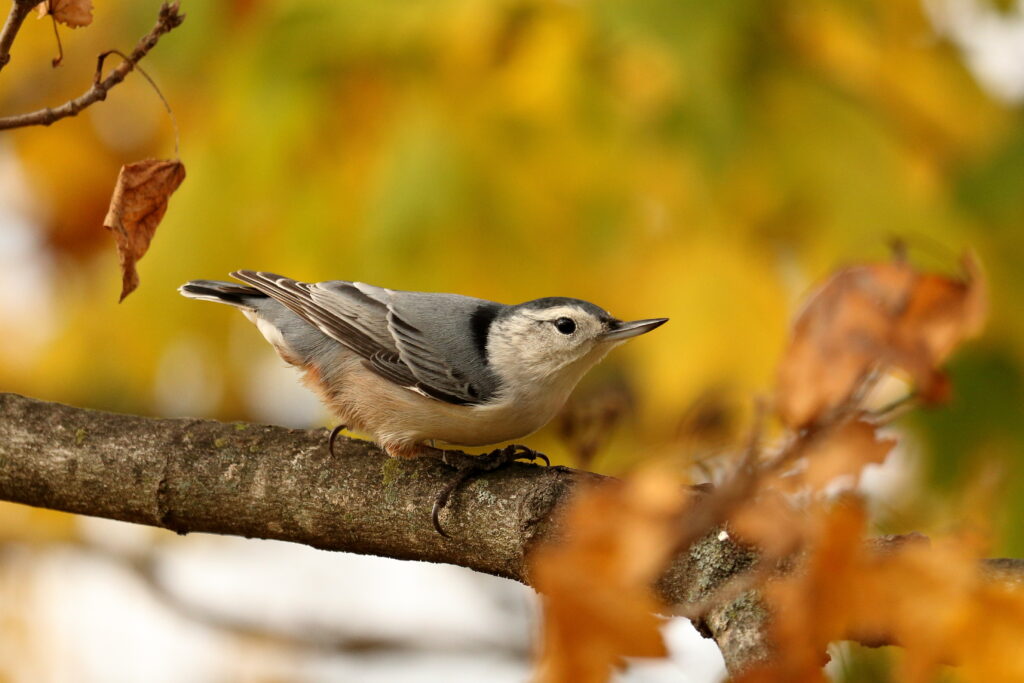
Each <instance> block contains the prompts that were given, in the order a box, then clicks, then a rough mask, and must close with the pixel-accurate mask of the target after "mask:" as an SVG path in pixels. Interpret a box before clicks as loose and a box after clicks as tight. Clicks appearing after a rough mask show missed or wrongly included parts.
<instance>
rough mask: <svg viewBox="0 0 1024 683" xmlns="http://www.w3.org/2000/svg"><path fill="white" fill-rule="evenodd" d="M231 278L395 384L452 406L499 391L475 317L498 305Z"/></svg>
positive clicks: (241, 274)
mask: <svg viewBox="0 0 1024 683" xmlns="http://www.w3.org/2000/svg"><path fill="white" fill-rule="evenodd" d="M232 276H233V277H236V278H238V279H239V280H241V281H243V282H246V283H248V284H250V285H252V286H253V287H255V288H256V289H258V290H259V291H261V292H263V293H265V294H267V295H268V296H271V297H273V298H274V299H276V300H278V301H280V302H281V303H282V304H284V305H285V306H287V307H288V308H289V309H291V310H292V311H294V312H295V313H296V314H298V315H299V316H301V317H302V318H304V319H305V320H307V321H309V322H310V323H311V324H313V325H315V326H316V327H317V328H319V329H320V330H321V331H322V332H323V333H324V334H326V335H328V336H329V337H331V338H333V339H335V340H337V341H338V342H340V343H341V344H343V345H345V346H346V347H348V348H349V349H351V350H352V351H354V352H355V353H357V354H358V355H360V356H361V357H362V358H364V359H365V363H366V366H367V367H368V368H369V369H371V370H372V371H373V372H375V373H377V374H378V375H380V376H381V377H384V378H385V379H388V380H390V381H392V382H394V383H395V384H398V385H400V386H403V387H407V388H409V389H412V390H414V391H418V392H419V393H421V394H424V395H426V396H429V397H431V398H436V399H439V400H442V401H447V402H448V403H454V404H458V405H476V404H481V403H484V402H486V401H487V400H488V399H489V398H491V397H492V396H493V395H494V394H495V393H496V392H497V390H498V381H497V379H496V378H495V377H494V375H493V374H492V373H491V372H490V371H489V370H488V369H487V366H486V362H485V361H484V356H483V353H484V351H483V347H482V345H481V344H480V343H479V339H480V335H479V330H478V329H477V328H478V327H479V322H478V321H479V319H480V317H481V314H482V315H483V317H485V318H487V321H489V320H492V319H493V317H494V316H495V315H496V314H497V309H499V308H500V307H501V305H500V304H495V303H493V302H489V301H483V300H481V299H473V298H470V297H463V296H458V295H455V294H423V293H419V292H399V291H393V290H388V289H383V288H380V287H374V286H372V285H366V284H363V283H360V282H346V281H343V280H334V281H330V282H318V283H306V282H297V281H295V280H292V279H290V278H286V277H283V276H280V275H274V274H273V273H264V272H253V271H248V270H243V271H238V272H236V273H232ZM474 316H475V317H474Z"/></svg>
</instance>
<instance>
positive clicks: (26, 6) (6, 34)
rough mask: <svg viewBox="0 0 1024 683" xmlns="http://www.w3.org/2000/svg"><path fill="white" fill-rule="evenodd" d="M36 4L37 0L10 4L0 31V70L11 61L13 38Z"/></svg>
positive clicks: (18, 1)
mask: <svg viewBox="0 0 1024 683" xmlns="http://www.w3.org/2000/svg"><path fill="white" fill-rule="evenodd" d="M38 4H39V2H38V0H14V1H13V2H12V3H11V11H10V13H9V14H8V15H7V21H5V22H4V27H3V29H0V69H3V68H4V67H5V66H7V63H8V62H9V61H11V46H12V45H14V38H15V37H16V36H17V35H18V31H20V30H21V25H22V23H24V21H25V17H27V16H28V14H29V12H31V11H32V8H33V7H35V6H36V5H38Z"/></svg>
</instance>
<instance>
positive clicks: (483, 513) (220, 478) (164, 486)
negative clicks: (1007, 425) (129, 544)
mask: <svg viewBox="0 0 1024 683" xmlns="http://www.w3.org/2000/svg"><path fill="white" fill-rule="evenodd" d="M336 453H337V457H332V456H331V455H330V454H329V452H328V450H327V431H326V430H321V429H316V430H294V429H286V428H284V427H274V426H268V425H259V424H248V423H221V422H215V421H211V420H196V419H161V418H147V417H138V416H133V415H120V414H115V413H107V412H102V411H97V410H86V409H82V408H74V407H71V406H66V405H62V404H59V403H49V402H45V401H39V400H36V399H31V398H26V397H23V396H18V395H17V394H0V500H8V501H13V502H17V503H24V504H26V505H35V506H37V507H46V508H51V509H54V510H63V511H66V512H74V513H78V514H85V515H92V516H97V517H108V518H110V519H119V520H123V521H127V522H135V523H139V524H147V525H150V526H157V527H163V528H166V529H171V530H173V531H176V532H178V533H187V532H192V531H201V532H209V533H217V534H232V535H237V536H246V537H254V538H274V539H278V540H285V541H292V542H295V543H304V544H306V545H310V546H313V547H315V548H322V549H325V550H341V551H347V552H354V553H362V554H371V555H381V556H385V557H392V558H397V559H403V560H423V561H429V562H446V563H449V564H455V565H459V566H462V567H467V568H469V569H475V570H477V571H481V572H486V573H488V574H495V575H498V576H504V577H507V578H511V579H514V580H517V581H521V582H523V583H526V584H529V583H530V576H529V566H528V562H527V557H528V555H529V553H530V551H531V549H532V548H533V547H534V546H535V545H536V544H538V543H540V542H544V541H549V540H552V539H557V538H559V537H562V536H564V535H565V534H566V533H568V530H567V529H566V528H565V527H564V526H563V523H562V521H561V516H560V515H559V511H560V510H561V508H562V507H563V506H564V505H565V504H566V502H567V501H568V499H569V497H570V495H571V494H572V493H573V492H574V491H575V490H577V488H578V487H580V486H585V485H587V484H591V483H596V482H602V481H609V480H608V478H606V477H602V476H600V475H597V474H592V473H589V472H583V471H579V470H564V469H561V468H558V469H556V468H551V469H547V468H543V467H538V466H535V465H525V464H520V463H517V464H513V465H511V466H509V467H508V468H507V469H502V470H500V471H497V472H493V473H488V474H486V475H485V476H482V477H478V478H476V479H473V480H471V481H470V482H468V483H467V484H466V485H465V486H464V487H462V488H460V489H459V491H458V492H457V493H456V494H455V495H453V496H452V499H451V501H450V502H449V506H448V507H447V508H446V510H445V512H444V513H443V514H442V522H443V524H444V526H445V529H446V530H447V532H448V533H449V534H450V535H451V538H450V539H446V538H444V537H442V536H440V535H439V534H438V533H437V532H436V531H435V530H434V528H433V526H432V524H431V521H430V508H431V504H432V503H433V500H434V498H435V497H436V495H437V494H438V492H439V491H441V489H442V488H444V486H445V484H446V483H447V482H449V481H450V480H451V478H452V477H453V476H455V472H454V471H453V470H452V469H451V468H449V467H447V466H445V465H443V464H441V463H440V462H439V461H438V460H436V459H433V458H419V459H414V460H399V459H395V458H389V457H388V456H387V455H385V454H384V453H383V452H381V450H380V449H379V448H377V447H376V446H374V445H373V444H371V443H368V442H365V441H356V440H353V439H345V438H340V439H338V441H337V443H336ZM915 538H923V537H919V536H916V535H908V536H895V537H885V538H882V539H875V540H874V541H873V545H874V546H876V547H877V548H878V549H879V551H884V550H886V549H887V548H890V547H893V546H895V545H898V544H899V543H905V542H910V541H913V540H914V539H915ZM751 569H753V570H754V571H759V564H758V562H757V554H756V553H755V552H754V551H753V550H752V549H750V548H745V547H742V546H740V545H738V544H736V543H734V542H733V541H732V540H731V539H730V538H729V536H728V535H727V534H722V533H719V532H718V531H715V532H713V533H711V534H708V535H707V536H705V537H704V538H702V539H700V540H698V541H697V542H696V543H694V544H693V545H692V546H691V547H690V548H688V549H687V550H686V551H685V552H683V553H681V554H680V555H679V556H678V557H677V558H676V559H675V561H673V563H672V564H671V565H670V567H669V568H668V570H667V571H666V572H665V573H664V575H663V576H662V578H661V579H660V580H659V582H658V584H657V585H656V587H655V589H656V591H657V592H658V594H659V596H660V598H661V599H662V600H663V601H664V602H665V603H666V604H668V605H670V606H672V607H673V608H674V609H676V610H677V611H679V612H681V613H686V614H691V615H693V616H695V617H697V625H698V628H702V629H703V630H704V632H705V633H706V634H707V635H709V636H712V637H714V639H715V641H716V642H717V643H718V645H719V647H720V648H721V650H722V653H723V656H724V657H725V660H726V663H727V665H728V666H729V668H730V670H731V671H733V672H738V671H741V670H743V669H744V668H746V667H747V666H749V665H750V664H753V663H755V662H759V661H763V660H764V659H765V658H766V657H767V656H768V655H769V653H770V646H769V644H768V640H767V636H766V628H765V625H766V622H767V619H768V614H767V612H766V610H765V608H764V607H763V606H762V604H761V602H760V600H759V598H758V595H757V592H756V590H755V589H754V588H753V587H749V589H748V586H746V585H744V584H743V583H742V580H740V579H738V578H737V577H740V576H742V575H743V574H744V573H745V572H747V571H748V570H751ZM987 569H988V571H989V573H990V574H991V576H992V577H993V578H995V579H998V580H1004V581H1016V582H1024V562H1022V561H1020V560H989V561H988V563H987ZM695 610H700V614H694V611H695Z"/></svg>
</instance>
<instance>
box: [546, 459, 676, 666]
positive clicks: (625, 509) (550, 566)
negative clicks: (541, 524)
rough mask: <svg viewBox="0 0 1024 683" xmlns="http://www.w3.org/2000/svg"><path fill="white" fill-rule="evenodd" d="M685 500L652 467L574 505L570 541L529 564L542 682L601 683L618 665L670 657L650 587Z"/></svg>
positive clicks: (666, 554) (666, 553) (584, 496)
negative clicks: (539, 601) (539, 607)
mask: <svg viewBox="0 0 1024 683" xmlns="http://www.w3.org/2000/svg"><path fill="white" fill-rule="evenodd" d="M686 495H687V494H686V491H685V488H684V487H683V486H682V482H680V481H679V479H678V478H677V477H675V476H673V475H672V474H671V473H666V472H665V471H664V470H662V469H661V468H651V469H648V470H645V471H643V472H640V473H638V474H637V475H636V476H634V477H632V478H631V479H629V480H628V481H626V482H625V483H623V484H622V485H608V486H601V487H598V488H594V489H591V490H588V491H585V492H583V493H581V494H580V495H579V496H578V497H577V498H576V499H575V500H574V501H573V502H572V503H571V504H570V506H569V509H568V510H567V511H566V525H567V528H568V529H569V534H570V535H569V537H568V538H567V539H566V540H565V541H564V542H563V543H560V544H553V545H547V546H544V547H541V548H538V549H537V551H536V552H535V553H534V555H533V557H532V562H531V577H532V581H533V584H534V585H535V586H536V587H537V589H538V591H539V592H540V593H541V595H543V606H544V634H543V644H542V648H541V653H540V661H539V664H538V674H537V680H538V681H543V682H545V683H555V682H562V681H574V682H575V681H580V682H582V683H589V682H591V681H605V680H607V679H608V678H609V675H610V670H611V667H613V666H614V665H616V664H617V663H618V662H619V661H620V658H621V657H626V656H634V657H660V656H664V655H665V654H666V650H665V645H664V642H663V641H662V637H661V633H660V630H659V629H660V626H661V620H660V619H659V618H658V617H657V616H656V612H657V611H659V608H661V607H662V606H661V605H660V604H659V603H658V601H657V600H656V598H655V597H654V593H653V591H652V586H653V585H654V581H655V579H656V578H657V577H658V575H659V574H660V573H661V571H662V569H663V567H664V566H665V564H666V563H667V561H668V559H669V556H670V554H671V552H672V549H673V547H674V542H673V541H674V540H675V536H676V534H677V533H678V532H677V524H678V521H677V520H678V514H679V512H680V511H681V509H682V506H683V504H684V502H685V499H686Z"/></svg>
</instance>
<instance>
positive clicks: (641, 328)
mask: <svg viewBox="0 0 1024 683" xmlns="http://www.w3.org/2000/svg"><path fill="white" fill-rule="evenodd" d="M667 322H668V318H650V319H648V320H631V321H629V322H621V321H617V322H614V323H612V325H611V329H609V330H608V331H607V332H605V333H604V334H603V335H601V341H625V340H627V339H631V338H633V337H636V336H639V335H641V334H645V333H647V332H650V331H651V330H653V329H654V328H656V327H661V326H662V325H664V324H665V323H667Z"/></svg>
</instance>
